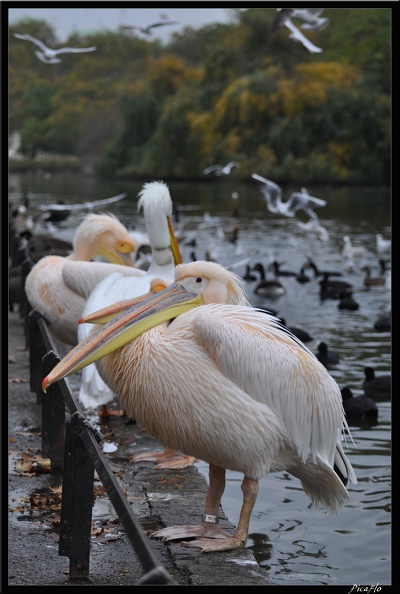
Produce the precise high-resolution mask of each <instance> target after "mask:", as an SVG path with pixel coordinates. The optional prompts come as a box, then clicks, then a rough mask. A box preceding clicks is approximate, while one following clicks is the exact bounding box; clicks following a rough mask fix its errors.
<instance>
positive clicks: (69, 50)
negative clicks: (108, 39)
mask: <svg viewBox="0 0 400 594" xmlns="http://www.w3.org/2000/svg"><path fill="white" fill-rule="evenodd" d="M95 49H97V47H96V46H93V47H60V48H59V49H56V50H53V51H54V52H55V53H56V54H81V53H83V52H94V50H95Z"/></svg>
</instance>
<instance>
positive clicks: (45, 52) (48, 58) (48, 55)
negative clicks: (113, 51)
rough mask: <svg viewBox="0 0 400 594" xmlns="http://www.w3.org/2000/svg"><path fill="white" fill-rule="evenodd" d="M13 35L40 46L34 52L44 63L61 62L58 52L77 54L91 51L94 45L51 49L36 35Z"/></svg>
mask: <svg viewBox="0 0 400 594" xmlns="http://www.w3.org/2000/svg"><path fill="white" fill-rule="evenodd" d="M14 37H16V38H17V39H24V40H26V41H32V43H34V44H35V45H37V46H38V47H40V49H41V50H42V51H39V50H37V51H36V52H35V54H36V56H37V57H38V58H39V60H41V61H42V62H44V63H45V64H58V63H60V62H61V60H60V59H59V58H57V55H58V54H78V53H83V52H93V51H94V50H95V49H97V48H96V47H60V48H58V49H51V48H50V47H47V45H45V44H44V43H43V42H42V41H40V39H36V37H32V35H20V34H19V33H14Z"/></svg>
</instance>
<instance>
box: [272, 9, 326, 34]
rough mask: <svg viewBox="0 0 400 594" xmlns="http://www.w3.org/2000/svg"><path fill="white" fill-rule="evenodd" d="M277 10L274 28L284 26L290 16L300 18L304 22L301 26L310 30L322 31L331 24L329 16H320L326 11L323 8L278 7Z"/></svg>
mask: <svg viewBox="0 0 400 594" xmlns="http://www.w3.org/2000/svg"><path fill="white" fill-rule="evenodd" d="M276 10H277V11H278V14H277V15H276V17H275V20H274V22H273V25H272V29H273V30H276V29H278V28H279V27H282V25H284V24H285V20H286V18H288V17H289V18H292V19H299V21H301V23H302V24H301V25H300V27H301V28H302V29H306V30H308V31H322V29H325V27H327V26H328V24H329V19H328V18H326V17H321V16H320V14H321V13H322V12H323V11H324V9H323V8H277V9H276Z"/></svg>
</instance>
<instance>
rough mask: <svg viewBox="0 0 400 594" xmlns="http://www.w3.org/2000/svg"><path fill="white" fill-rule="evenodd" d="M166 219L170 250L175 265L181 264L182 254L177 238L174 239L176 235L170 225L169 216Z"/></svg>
mask: <svg viewBox="0 0 400 594" xmlns="http://www.w3.org/2000/svg"><path fill="white" fill-rule="evenodd" d="M167 221H168V230H169V237H170V240H171V252H172V255H173V258H174V263H175V266H177V265H178V264H182V262H183V260H182V254H181V250H180V249H179V244H178V240H177V239H176V235H175V233H174V229H173V227H172V222H171V217H167Z"/></svg>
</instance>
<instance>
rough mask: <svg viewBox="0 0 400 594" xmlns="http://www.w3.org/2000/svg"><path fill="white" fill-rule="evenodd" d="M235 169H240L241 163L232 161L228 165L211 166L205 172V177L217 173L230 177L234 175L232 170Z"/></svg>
mask: <svg viewBox="0 0 400 594" xmlns="http://www.w3.org/2000/svg"><path fill="white" fill-rule="evenodd" d="M234 167H240V163H237V162H236V161H230V162H229V163H228V164H227V165H219V164H218V165H211V166H210V167H207V168H206V169H204V170H203V173H204V175H208V174H209V173H213V172H214V173H215V175H229V174H230V173H232V169H233V168H234Z"/></svg>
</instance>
